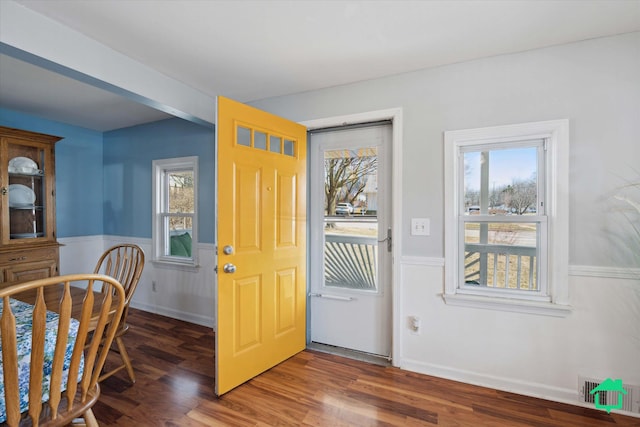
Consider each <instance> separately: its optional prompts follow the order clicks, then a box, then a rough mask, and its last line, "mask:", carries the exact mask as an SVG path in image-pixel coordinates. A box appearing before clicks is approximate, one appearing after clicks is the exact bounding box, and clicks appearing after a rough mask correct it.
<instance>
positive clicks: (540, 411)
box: [94, 309, 640, 427]
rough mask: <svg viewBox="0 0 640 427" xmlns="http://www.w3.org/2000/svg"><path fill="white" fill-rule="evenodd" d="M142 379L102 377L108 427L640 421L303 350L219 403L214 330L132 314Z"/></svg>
mask: <svg viewBox="0 0 640 427" xmlns="http://www.w3.org/2000/svg"><path fill="white" fill-rule="evenodd" d="M129 320H130V324H131V328H130V330H129V333H128V334H127V335H126V336H125V337H124V340H125V343H126V346H127V348H128V350H129V355H130V356H131V358H132V359H133V364H134V367H135V370H136V375H137V382H136V384H135V385H131V384H129V382H128V379H127V376H126V372H124V371H121V372H120V373H118V374H117V375H116V376H114V377H111V378H109V379H107V380H106V381H104V382H103V383H102V394H101V396H100V400H99V401H98V403H97V404H96V405H95V407H94V413H95V415H96V417H97V419H98V421H99V423H100V425H101V426H171V427H178V426H180V427H189V426H198V427H202V426H218V425H220V426H226V425H229V426H298V425H303V426H369V425H380V426H385V425H388V426H431V425H441V426H510V427H511V426H536V427H538V426H563V427H564V426H597V425H598V426H599V425H602V426H618V425H620V426H640V418H633V417H625V416H621V415H615V414H611V415H607V413H606V412H604V411H601V410H596V409H592V408H583V407H579V406H572V405H566V404H560V403H554V402H550V401H545V400H540V399H533V398H529V397H524V396H521V395H517V394H513V393H506V392H501V391H496V390H492V389H487V388H482V387H476V386H471V385H466V384H462V383H458V382H454V381H447V380H443V379H439V378H435V377H429V376H426V375H419V374H415V373H411V372H407V371H402V370H399V369H397V368H391V367H383V366H378V365H373V364H368V363H365V362H359V361H354V360H351V359H345V358H342V357H339V356H333V355H328V354H324V353H319V352H312V351H305V352H302V353H300V354H298V355H297V356H295V357H293V358H291V359H289V360H287V361H286V362H284V363H282V364H280V365H279V366H277V367H275V368H273V369H271V370H270V371H268V372H266V373H264V374H263V375H261V376H259V377H257V378H255V379H253V380H252V381H250V382H248V383H246V384H244V385H242V386H240V387H238V388H237V389H235V390H233V391H231V392H229V393H228V394H226V395H225V396H223V397H222V398H220V399H218V398H216V397H215V395H214V394H213V382H214V362H213V353H214V352H213V347H214V339H213V333H212V331H211V330H210V329H209V328H205V327H202V326H198V325H193V324H190V323H186V322H181V321H178V320H173V319H169V318H166V317H162V316H158V315H154V314H150V313H146V312H143V311H139V310H133V309H132V310H131V312H130V315H129Z"/></svg>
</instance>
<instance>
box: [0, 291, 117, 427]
mask: <svg viewBox="0 0 640 427" xmlns="http://www.w3.org/2000/svg"><path fill="white" fill-rule="evenodd" d="M42 289H43V297H44V302H45V304H46V307H47V313H46V319H47V320H46V333H45V346H44V352H45V353H44V354H45V357H44V361H45V363H44V366H43V370H44V373H45V378H44V380H43V390H45V391H46V393H43V401H46V400H48V396H49V394H48V390H49V382H50V377H48V376H47V375H46V374H47V372H50V371H51V363H52V361H53V355H54V351H55V343H56V335H57V329H58V319H59V315H58V313H57V310H58V309H59V305H60V299H61V298H62V296H63V293H64V285H63V284H59V285H52V286H47V287H44V288H42ZM69 292H70V294H71V298H72V307H71V323H70V326H69V336H68V341H67V347H66V349H65V358H64V372H63V378H62V380H63V384H66V383H67V378H68V369H69V363H70V359H71V354H72V352H73V346H74V344H75V340H76V336H77V332H78V326H79V321H78V319H80V317H81V315H82V305H83V301H84V299H85V295H86V290H85V289H84V288H80V287H74V286H70V287H69ZM93 293H94V295H93V296H94V302H93V311H92V313H93V316H92V317H93V318H94V320H95V322H92V323H97V318H98V316H99V310H100V307H101V305H102V304H101V301H100V300H101V298H102V297H103V296H104V295H103V294H102V293H101V292H100V291H99V290H98V291H93ZM36 297H37V290H35V289H33V290H29V291H25V292H22V293H20V294H16V295H14V297H12V298H11V299H10V306H11V311H12V312H13V314H14V316H15V322H16V336H17V337H18V339H17V352H18V366H19V368H18V372H19V379H18V384H19V389H20V391H19V394H20V412H24V411H26V410H27V408H28V406H29V402H28V393H29V371H30V362H31V361H30V356H31V341H32V340H31V327H32V323H31V322H32V317H33V309H34V304H35V301H36ZM2 311H3V308H2V304H0V316H2ZM92 329H95V325H93V326H90V330H92ZM0 344H1V343H0ZM0 349H1V347H0ZM83 365H84V363H83V362H82V363H81V366H80V371H79V374H78V381H80V379H81V378H82V372H83ZM4 421H6V407H5V397H4V373H3V369H2V352H1V351H0V424H1V423H3V422H4Z"/></svg>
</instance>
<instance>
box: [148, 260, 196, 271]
mask: <svg viewBox="0 0 640 427" xmlns="http://www.w3.org/2000/svg"><path fill="white" fill-rule="evenodd" d="M151 262H152V263H153V264H154V265H155V266H156V267H161V268H177V269H182V270H193V271H196V270H198V269H199V268H200V265H199V264H197V263H195V262H180V261H172V260H167V259H154V260H152V261H151Z"/></svg>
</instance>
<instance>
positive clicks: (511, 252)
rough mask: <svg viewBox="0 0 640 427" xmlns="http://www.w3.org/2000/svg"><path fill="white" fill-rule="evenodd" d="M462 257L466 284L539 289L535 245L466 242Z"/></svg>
mask: <svg viewBox="0 0 640 427" xmlns="http://www.w3.org/2000/svg"><path fill="white" fill-rule="evenodd" d="M464 258H465V283H466V284H467V285H476V286H491V287H495V288H507V289H522V290H537V289H538V283H537V274H536V248H535V247H531V246H512V245H495V244H483V243H467V244H465V257H464ZM514 270H515V271H514Z"/></svg>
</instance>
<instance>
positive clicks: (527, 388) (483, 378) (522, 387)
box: [399, 359, 580, 405]
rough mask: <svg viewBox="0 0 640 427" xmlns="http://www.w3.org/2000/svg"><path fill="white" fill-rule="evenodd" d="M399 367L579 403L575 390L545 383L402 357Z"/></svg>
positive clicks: (513, 391) (518, 392) (503, 389)
mask: <svg viewBox="0 0 640 427" xmlns="http://www.w3.org/2000/svg"><path fill="white" fill-rule="evenodd" d="M399 366H400V368H401V369H405V370H407V371H412V372H417V373H420V374H425V375H432V376H434V377H439V378H445V379H448V380H453V381H459V382H462V383H466V384H473V385H477V386H480V387H489V388H493V389H496V390H502V391H508V392H511V393H517V394H522V395H525V396H530V397H537V398H540V399H547V400H553V401H556V402H563V403H569V404H572V405H579V404H580V402H579V401H578V392H577V390H571V389H565V388H560V387H552V386H549V385H545V384H538V383H533V382H525V381H518V380H512V379H509V378H504V377H497V376H493V375H485V374H480V373H477V372H471V371H466V370H463V369H455V368H451V367H447V366H441V365H435V364H431V363H424V362H421V361H419V360H411V359H402V360H401V361H400V363H399Z"/></svg>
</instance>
